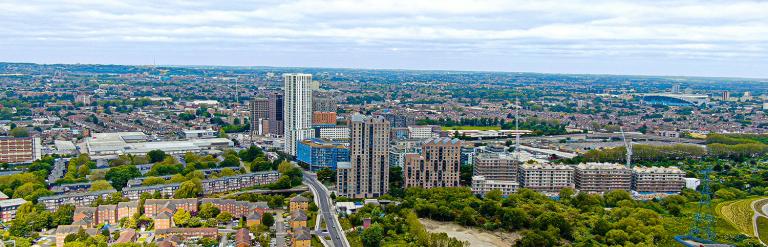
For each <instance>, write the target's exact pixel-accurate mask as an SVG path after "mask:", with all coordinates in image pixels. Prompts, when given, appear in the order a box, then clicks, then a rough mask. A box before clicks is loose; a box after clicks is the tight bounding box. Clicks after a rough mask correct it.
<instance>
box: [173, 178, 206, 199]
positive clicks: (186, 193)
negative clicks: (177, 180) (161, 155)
mask: <svg viewBox="0 0 768 247" xmlns="http://www.w3.org/2000/svg"><path fill="white" fill-rule="evenodd" d="M201 193H203V183H202V181H200V179H197V178H195V179H192V180H189V181H185V182H183V183H181V185H179V189H178V190H176V193H174V195H173V198H196V197H197V195H199V194H201Z"/></svg>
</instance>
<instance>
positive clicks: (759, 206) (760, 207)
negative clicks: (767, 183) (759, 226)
mask: <svg viewBox="0 0 768 247" xmlns="http://www.w3.org/2000/svg"><path fill="white" fill-rule="evenodd" d="M766 204H768V199H762V200H760V201H758V202H757V203H755V210H757V211H758V212H762V210H763V206H765V205H766ZM762 213H763V215H766V216H768V212H762Z"/></svg>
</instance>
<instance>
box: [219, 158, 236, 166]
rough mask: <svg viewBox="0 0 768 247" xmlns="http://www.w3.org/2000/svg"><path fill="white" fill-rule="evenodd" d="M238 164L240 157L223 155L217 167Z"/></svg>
mask: <svg viewBox="0 0 768 247" xmlns="http://www.w3.org/2000/svg"><path fill="white" fill-rule="evenodd" d="M238 166H240V157H237V155H225V156H224V160H223V161H221V163H219V167H238Z"/></svg>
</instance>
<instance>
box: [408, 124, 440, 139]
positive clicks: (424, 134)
mask: <svg viewBox="0 0 768 247" xmlns="http://www.w3.org/2000/svg"><path fill="white" fill-rule="evenodd" d="M433 130H434V126H429V125H427V126H408V138H411V139H430V138H435V137H437V134H436V133H435V132H434V131H433Z"/></svg>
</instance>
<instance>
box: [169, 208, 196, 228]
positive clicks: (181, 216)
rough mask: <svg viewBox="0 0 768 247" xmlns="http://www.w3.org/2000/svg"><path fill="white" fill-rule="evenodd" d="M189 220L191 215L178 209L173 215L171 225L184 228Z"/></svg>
mask: <svg viewBox="0 0 768 247" xmlns="http://www.w3.org/2000/svg"><path fill="white" fill-rule="evenodd" d="M191 218H192V215H191V214H190V213H189V212H187V210H184V209H183V208H180V209H179V210H177V211H176V213H174V214H173V223H174V224H176V225H179V226H186V225H187V223H189V219H191Z"/></svg>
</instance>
